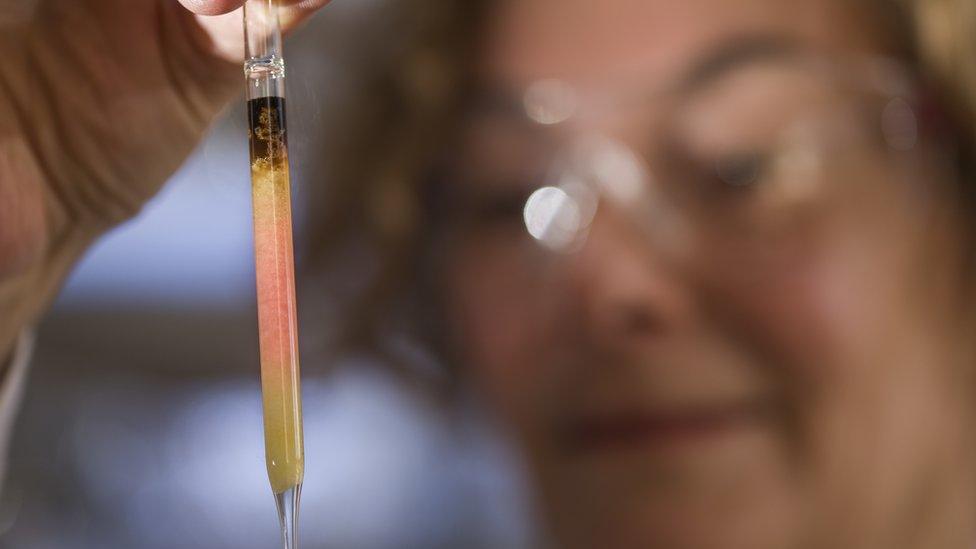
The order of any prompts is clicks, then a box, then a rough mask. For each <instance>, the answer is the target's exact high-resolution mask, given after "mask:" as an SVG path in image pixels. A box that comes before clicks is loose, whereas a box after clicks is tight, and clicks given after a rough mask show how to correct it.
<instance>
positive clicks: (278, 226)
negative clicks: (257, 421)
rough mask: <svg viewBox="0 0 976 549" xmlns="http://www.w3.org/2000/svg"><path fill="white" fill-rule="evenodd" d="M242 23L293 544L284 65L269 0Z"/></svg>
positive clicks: (294, 366)
mask: <svg viewBox="0 0 976 549" xmlns="http://www.w3.org/2000/svg"><path fill="white" fill-rule="evenodd" d="M244 28H245V42H246V46H247V51H246V61H245V76H246V82H247V99H248V103H247V111H248V138H249V141H250V162H251V187H252V200H253V204H252V206H253V214H254V259H255V272H256V276H257V305H258V331H259V341H260V349H261V391H262V397H263V405H264V437H265V457H266V461H267V468H268V478H269V480H270V481H271V489H272V491H273V492H274V495H275V499H276V502H277V505H278V514H279V518H280V520H281V529H282V536H283V538H284V546H285V549H296V548H297V547H298V540H297V530H298V528H297V526H298V506H299V499H300V495H301V487H302V480H303V477H304V473H305V450H304V441H303V434H302V403H301V385H300V379H299V360H298V318H297V311H296V305H295V260H294V245H293V242H292V216H291V190H290V185H291V181H290V177H289V162H288V135H287V129H286V123H285V93H284V92H285V64H284V59H283V58H282V55H281V31H280V29H279V21H278V7H277V5H276V3H275V1H274V0H249V1H248V2H247V3H246V4H245V6H244Z"/></svg>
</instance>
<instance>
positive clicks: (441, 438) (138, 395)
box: [0, 0, 531, 549]
mask: <svg viewBox="0 0 976 549" xmlns="http://www.w3.org/2000/svg"><path fill="white" fill-rule="evenodd" d="M386 1H388V0H370V1H358V2H337V3H335V4H334V5H333V6H331V7H330V8H329V9H327V10H325V11H324V13H322V14H320V15H319V16H318V17H317V18H316V19H315V20H313V21H312V23H311V24H309V25H308V26H307V27H305V28H304V29H302V30H301V31H300V32H299V33H298V34H297V35H296V36H295V37H294V38H293V39H292V40H291V41H290V42H289V44H288V51H287V55H288V61H289V64H290V67H291V72H290V76H289V86H290V88H289V103H290V104H289V110H290V111H291V113H292V115H291V117H290V120H289V123H290V124H291V130H290V133H291V136H292V137H291V139H292V147H291V148H292V157H293V165H294V166H293V167H294V172H295V182H294V184H295V189H294V191H293V192H294V196H293V198H294V202H295V203H296V204H301V203H302V201H303V189H304V188H307V186H309V185H319V184H327V182H324V181H320V180H316V179H315V178H314V177H312V176H311V175H310V174H309V173H308V172H311V171H315V169H314V166H315V165H316V164H315V162H321V160H319V158H318V157H319V156H320V155H318V154H317V152H318V151H320V150H321V147H322V140H323V139H326V136H325V135H324V133H323V132H322V128H323V127H324V126H327V125H328V123H329V120H330V118H329V103H330V99H329V98H330V97H334V96H335V95H336V94H340V93H343V92H344V89H345V88H346V87H347V86H346V84H347V83H346V81H345V80H344V73H345V68H344V59H347V58H348V55H347V54H348V49H349V48H348V45H349V43H351V42H352V40H353V39H352V37H357V38H356V40H361V39H362V35H361V34H360V33H362V32H368V30H367V29H368V25H366V22H367V21H369V20H370V18H371V17H372V16H373V15H372V14H375V13H377V12H381V11H382V9H383V4H384V3H385V2H386ZM245 120H246V118H245V114H244V111H243V103H242V102H239V103H238V104H235V105H234V106H233V108H231V109H230V110H229V112H227V113H225V116H224V117H223V119H222V120H221V122H220V123H219V124H218V126H217V127H216V128H215V129H214V131H213V133H212V135H211V136H210V137H209V138H208V139H207V141H206V142H205V143H204V144H203V145H202V146H201V147H200V148H199V150H198V151H197V152H196V153H195V154H194V156H193V157H192V158H191V159H190V161H189V162H188V163H187V164H186V165H185V166H184V167H183V169H182V170H181V171H180V172H179V173H177V174H176V175H175V176H174V178H173V180H172V181H171V182H170V183H169V185H168V186H167V187H166V189H165V190H164V191H163V192H162V193H161V195H159V196H158V197H157V198H156V199H155V200H153V201H152V202H151V203H150V204H149V205H148V206H147V207H146V209H145V211H144V213H143V214H142V215H141V216H140V217H138V218H137V219H136V220H134V221H132V222H130V223H128V224H126V225H124V226H122V227H120V228H119V229H117V230H116V231H115V232H114V233H113V234H111V235H110V236H109V237H108V238H105V239H103V240H102V241H100V242H99V244H98V245H97V246H96V247H95V248H94V249H92V250H91V251H90V253H89V254H88V256H87V257H86V259H85V260H84V262H83V263H82V264H81V265H80V267H79V268H78V269H77V271H76V272H75V273H74V275H73V276H72V278H71V279H70V281H69V282H68V284H67V286H66V288H65V290H64V292H63V293H62V295H61V297H60V298H59V300H58V302H57V303H56V305H55V306H54V308H53V309H52V311H51V312H50V313H49V314H48V315H47V317H46V319H45V320H44V322H43V324H42V325H41V326H40V327H39V328H38V337H39V340H38V343H39V344H38V347H37V353H36V355H35V357H34V360H33V365H32V373H31V381H30V384H29V386H28V392H27V394H26V397H25V402H24V407H23V411H22V414H21V416H20V419H19V423H18V427H17V430H16V433H15V439H14V443H13V455H12V456H11V460H12V463H11V468H10V472H9V476H8V481H7V482H8V484H7V486H6V491H5V493H4V497H3V501H2V503H0V545H2V547H9V548H15V549H26V548H29V549H61V548H65V549H67V548H71V549H86V548H115V547H118V548H129V549H141V548H145V549H155V548H160V549H161V548H167V549H170V548H173V547H181V548H184V549H193V548H201V549H202V548H208V549H219V548H235V549H248V548H252V547H253V548H259V547H260V548H268V547H277V546H278V544H279V531H278V524H277V515H276V512H275V507H274V502H273V499H272V496H271V493H270V488H269V486H268V481H267V477H266V472H265V465H264V445H263V433H262V419H261V396H260V385H259V366H258V360H257V359H258V349H257V326H256V316H255V305H254V273H253V265H252V261H253V256H252V251H251V244H252V243H251V218H250V216H251V213H250V186H249V182H248V162H247V145H246V130H245ZM324 161H325V162H327V161H328V159H325V160H324ZM300 306H301V304H300ZM305 335H308V334H305ZM302 366H303V393H304V413H305V437H306V441H305V443H306V451H307V461H306V476H305V487H304V490H303V501H302V511H301V513H302V542H303V547H309V548H314V547H341V548H363V549H373V548H375V549H381V548H401V549H402V548H412V547H416V548H437V547H454V548H456V547H466V548H479V547H484V548H508V549H517V548H519V547H528V546H529V545H530V543H529V541H528V540H529V539H530V538H531V525H530V524H527V523H526V520H527V519H526V518H525V517H526V516H529V513H527V512H526V511H527V506H526V504H525V502H524V501H523V499H524V496H523V490H522V489H521V481H520V479H519V475H518V472H517V467H516V466H515V464H514V463H513V460H512V459H511V456H510V454H509V452H508V450H507V449H506V447H505V446H504V444H502V443H500V442H499V440H498V439H497V437H496V436H494V435H493V433H492V432H491V428H490V426H489V425H488V423H487V422H486V421H483V420H482V419H481V418H478V417H476V414H475V413H473V412H472V413H470V414H464V413H461V414H460V415H461V417H452V418H445V417H444V416H443V415H442V414H439V413H438V412H436V411H435V410H433V409H431V408H429V406H428V405H427V404H425V403H424V402H423V401H422V400H421V399H419V398H417V397H416V396H414V395H411V394H409V393H407V392H405V391H404V390H402V389H401V388H400V386H399V384H398V383H397V382H396V381H395V380H394V379H392V377H391V376H390V375H389V374H387V373H386V372H385V371H384V368H383V365H382V364H378V363H376V362H375V361H373V360H371V359H369V358H366V357H363V358H362V359H350V360H347V361H346V363H345V364H342V365H341V368H339V369H338V370H336V371H331V370H330V372H326V368H325V365H323V364H316V363H315V362H314V360H311V359H310V358H309V356H308V354H306V360H305V361H304V363H303V365H302Z"/></svg>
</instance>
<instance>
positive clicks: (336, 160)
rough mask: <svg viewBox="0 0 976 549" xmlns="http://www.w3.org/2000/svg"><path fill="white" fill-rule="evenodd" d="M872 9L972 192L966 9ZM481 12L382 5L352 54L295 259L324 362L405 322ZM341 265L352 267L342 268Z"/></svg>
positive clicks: (973, 33)
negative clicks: (428, 195)
mask: <svg viewBox="0 0 976 549" xmlns="http://www.w3.org/2000/svg"><path fill="white" fill-rule="evenodd" d="M871 3H872V4H877V6H874V5H871V6H870V9H871V10H883V11H873V13H874V14H875V15H878V14H880V15H883V16H888V17H887V18H885V17H875V18H873V20H877V21H882V20H886V21H891V22H893V23H894V24H892V25H890V27H891V29H897V30H891V29H884V30H885V32H887V33H889V34H891V33H895V34H897V35H898V36H896V37H895V38H896V39H897V40H898V46H899V49H904V51H906V52H908V54H907V57H908V58H909V59H908V61H909V62H910V63H911V64H913V65H915V67H914V69H915V71H916V72H917V73H918V74H919V75H921V76H922V77H923V78H924V79H926V80H927V81H929V82H932V83H933V87H934V88H935V91H936V95H937V100H938V101H939V103H940V107H941V108H943V109H944V110H945V112H946V114H947V115H948V117H949V118H950V119H951V120H952V121H953V124H954V126H955V128H954V130H955V133H958V134H959V135H958V136H956V137H958V142H959V143H961V144H964V145H962V146H961V147H960V151H959V157H960V161H961V163H962V165H963V166H965V169H964V170H962V171H961V173H962V174H963V175H962V177H963V179H964V183H965V184H964V185H963V186H964V187H966V188H971V187H973V185H972V183H974V181H972V180H973V179H974V173H973V170H972V169H971V165H972V163H973V158H974V156H976V149H974V148H973V143H976V60H974V59H973V54H974V53H976V2H973V0H871ZM489 4H490V3H489V1H488V0H402V1H400V2H396V4H395V7H394V6H391V5H387V6H385V8H386V9H388V10H389V11H388V12H386V13H385V16H384V18H383V19H382V20H381V21H378V22H377V24H378V26H379V27H380V29H379V30H378V31H377V34H379V35H381V36H384V37H386V38H387V39H388V40H384V41H380V42H381V43H379V44H374V45H373V46H372V47H371V48H370V47H368V46H367V47H364V48H363V49H360V50H359V57H358V58H357V59H355V60H354V65H353V67H354V68H353V71H354V80H355V82H356V84H355V93H354V94H350V97H347V98H346V100H345V101H344V102H343V103H342V105H341V112H342V113H343V114H342V117H341V119H340V120H339V124H338V125H337V126H336V128H337V131H339V132H341V134H340V135H341V138H337V139H334V141H335V143H334V145H335V146H334V147H332V149H331V150H330V153H331V154H330V155H329V164H328V165H327V166H326V171H327V174H328V177H327V183H328V184H327V185H326V186H324V188H323V189H322V190H321V191H320V192H321V193H322V194H321V195H320V196H317V197H313V199H314V200H315V202H314V203H315V204H316V205H317V206H318V207H319V209H318V210H317V211H315V216H314V218H313V219H312V223H311V224H310V226H309V227H308V229H309V231H310V232H309V233H308V235H307V238H306V246H305V248H306V253H305V254H304V267H305V269H304V272H305V275H306V284H305V286H306V288H307V289H308V291H309V292H313V293H314V294H315V295H306V296H305V298H306V300H305V301H306V302H309V301H308V299H307V298H311V303H314V305H312V306H308V307H306V310H307V311H311V312H312V313H314V314H318V313H320V312H321V311H329V312H330V314H329V316H328V317H327V320H329V319H331V320H332V321H334V322H331V324H333V325H335V324H341V325H342V326H343V328H342V329H341V330H332V331H331V332H330V333H331V334H332V335H333V336H334V337H331V338H327V339H323V340H321V341H322V342H323V346H324V347H325V348H328V349H331V352H330V353H329V354H334V353H335V352H336V351H337V350H339V351H349V350H351V349H358V350H370V351H371V352H379V353H381V354H389V353H388V351H389V346H388V345H387V344H386V342H387V340H389V335H390V333H391V330H395V329H396V328H394V326H395V325H396V324H397V319H402V318H403V317H404V315H407V316H409V314H410V307H409V303H410V299H409V297H406V296H409V295H411V291H413V290H414V289H415V288H416V287H417V285H418V282H420V280H421V278H422V276H421V273H422V272H423V270H424V259H423V258H424V252H425V249H424V246H425V242H426V241H427V239H428V238H429V237H430V236H431V235H430V234H429V231H430V228H429V227H428V226H427V224H426V223H425V219H424V215H423V201H422V192H423V188H424V187H425V182H426V181H427V180H428V178H429V177H430V174H431V169H432V164H433V163H434V162H435V160H436V158H437V157H438V155H439V154H440V153H441V152H442V149H443V145H444V144H445V143H447V142H449V141H450V140H451V138H452V134H453V132H455V131H456V130H457V127H456V124H457V120H458V119H459V118H460V117H459V116H458V114H459V113H460V109H461V108H462V106H463V98H464V96H465V93H466V90H467V89H468V86H469V85H470V83H471V82H472V80H473V76H474V74H473V72H472V71H473V67H472V60H473V59H475V58H476V57H477V53H478V52H477V50H478V47H479V45H480V41H481V27H482V25H481V23H482V21H483V19H484V16H485V14H486V10H487V9H488V8H489V7H490V6H489ZM866 5H867V4H866ZM879 24H881V25H884V23H879ZM970 194H974V193H970ZM972 203H973V204H974V205H976V201H973V202H972ZM974 208H976V206H974ZM974 211H976V209H974ZM352 258H354V259H352ZM349 262H351V267H350V268H348V269H344V268H342V265H343V264H349ZM364 270H366V271H368V272H369V275H368V276H364V275H363V271H364ZM323 299H324V301H322V300H323ZM418 316H430V315H418ZM337 319H341V321H337ZM312 320H313V325H314V323H315V322H319V323H321V319H312ZM414 321H415V319H414ZM384 349H385V350H386V351H387V352H384ZM392 362H394V363H400V362H401V361H399V360H393V361H392Z"/></svg>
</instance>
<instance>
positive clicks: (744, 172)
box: [714, 151, 769, 189]
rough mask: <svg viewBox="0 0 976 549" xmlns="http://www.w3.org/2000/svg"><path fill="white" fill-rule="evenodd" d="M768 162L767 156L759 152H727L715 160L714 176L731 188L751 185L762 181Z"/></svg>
mask: <svg viewBox="0 0 976 549" xmlns="http://www.w3.org/2000/svg"><path fill="white" fill-rule="evenodd" d="M768 164H769V162H768V156H767V155H766V154H763V153H761V152H756V151H752V152H743V153H733V154H727V155H723V156H721V157H719V158H718V159H717V160H715V162H714V166H715V168H714V169H715V176H716V177H717V178H718V180H719V181H720V182H722V183H724V184H725V185H728V186H729V187H732V188H733V189H743V188H747V187H753V186H755V185H756V184H758V183H759V182H761V181H762V178H763V177H764V175H765V172H766V170H767V168H768Z"/></svg>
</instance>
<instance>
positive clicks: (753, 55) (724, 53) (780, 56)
mask: <svg viewBox="0 0 976 549" xmlns="http://www.w3.org/2000/svg"><path fill="white" fill-rule="evenodd" d="M800 52H801V47H800V44H799V43H798V42H797V41H796V40H795V39H791V38H788V37H785V36H782V35H773V34H752V35H739V36H734V37H732V38H730V39H726V40H723V41H722V42H720V43H719V44H718V45H717V46H715V47H713V48H711V49H710V50H709V51H708V52H706V53H705V54H704V55H702V56H701V57H700V58H699V61H697V62H696V63H694V64H693V65H692V66H691V68H690V69H689V70H687V71H686V72H685V73H684V75H683V76H681V77H680V78H679V79H678V85H677V86H676V87H675V88H674V90H675V91H677V92H678V93H679V94H693V93H695V92H697V91H699V90H701V89H702V88H704V87H707V86H708V85H709V84H712V83H714V82H715V81H716V80H718V79H719V78H721V77H723V76H725V75H726V74H728V73H730V72H732V71H734V70H736V69H739V68H741V67H743V66H745V65H750V64H753V63H756V62H760V61H767V60H786V59H790V58H795V57H797V56H798V55H799V54H800Z"/></svg>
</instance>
